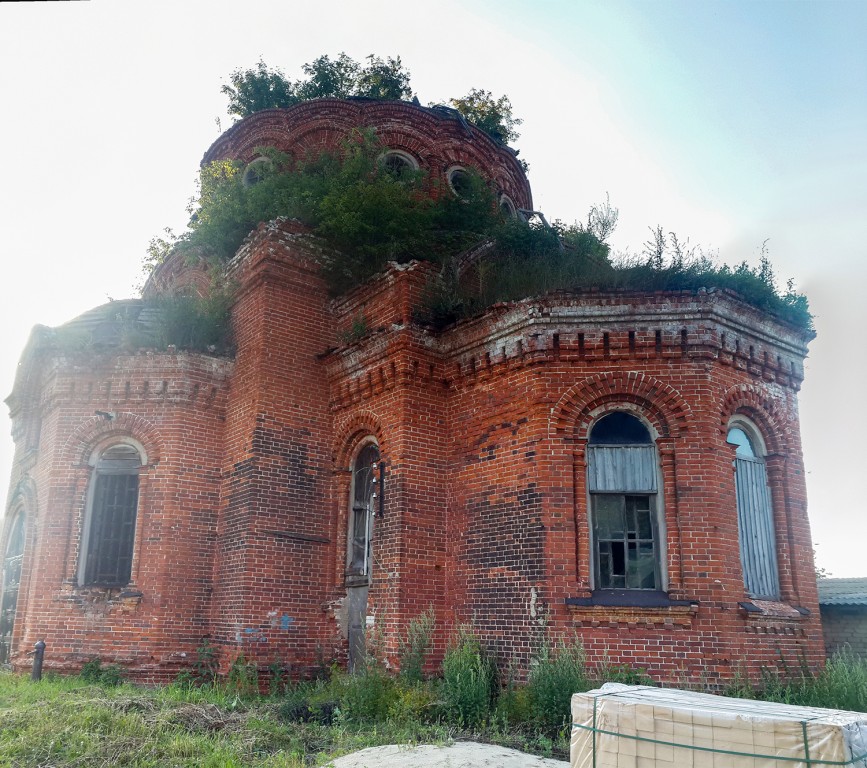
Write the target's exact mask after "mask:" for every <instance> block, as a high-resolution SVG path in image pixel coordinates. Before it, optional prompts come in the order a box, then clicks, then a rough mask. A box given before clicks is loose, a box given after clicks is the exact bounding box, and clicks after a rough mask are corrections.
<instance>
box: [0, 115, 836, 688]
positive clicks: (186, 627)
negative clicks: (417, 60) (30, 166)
mask: <svg viewBox="0 0 867 768" xmlns="http://www.w3.org/2000/svg"><path fill="white" fill-rule="evenodd" d="M302 106H303V109H301V108H293V109H296V112H294V113H293V115H294V117H293V116H292V115H287V113H288V112H291V111H290V110H287V111H279V110H275V111H270V112H265V113H262V114H261V115H257V116H254V117H253V118H250V119H249V121H244V122H242V123H241V124H239V125H238V126H236V127H235V128H233V129H231V130H230V131H229V132H227V134H226V135H225V136H224V137H223V138H221V139H220V140H219V141H218V142H217V143H216V144H215V145H214V147H212V149H211V150H210V151H209V153H208V155H206V159H215V158H220V157H239V158H242V159H247V160H249V159H250V157H251V155H250V153H251V152H252V148H253V147H255V146H260V145H262V144H274V145H277V146H279V147H281V148H284V149H291V148H294V150H295V151H303V150H306V149H307V148H310V147H321V146H333V145H335V142H337V141H339V140H340V138H341V136H345V134H346V130H347V128H346V126H350V127H352V126H357V125H375V126H377V128H378V129H379V130H380V135H383V136H386V137H387V138H388V139H389V141H388V142H387V143H388V145H389V146H395V145H397V146H398V147H399V148H402V149H407V148H410V147H411V148H413V149H414V151H416V153H417V154H418V156H419V157H420V158H440V159H439V160H436V162H438V163H440V164H441V165H442V164H444V163H445V162H446V161H448V162H452V161H454V162H458V161H460V162H464V163H467V164H470V162H471V160H474V161H476V162H478V163H479V164H482V166H481V167H483V168H484V169H487V170H488V171H489V178H497V179H501V180H502V186H503V188H504V189H505V188H507V189H508V191H509V194H510V195H511V196H512V197H513V198H514V199H515V201H516V202H517V203H518V204H519V205H520V206H525V205H526V206H528V207H529V205H530V202H531V201H530V197H529V187H528V186H526V188H524V185H526V180H525V179H524V177H523V174H520V171H519V170H518V171H516V170H515V168H517V163H516V161H515V160H514V158H513V157H512V156H511V155H509V154H508V152H506V151H505V150H503V149H502V148H500V147H498V146H497V145H496V144H494V143H493V142H491V141H490V140H489V139H487V138H486V137H484V138H481V137H480V136H481V135H480V134H479V135H476V134H477V133H478V132H475V131H473V132H471V138H472V139H473V141H472V142H469V144H470V148H469V149H468V148H467V147H466V146H464V144H462V143H461V141H459V140H460V139H461V137H462V136H464V139H465V140H466V136H465V135H464V133H465V131H466V129H465V127H463V126H462V125H461V124H460V123H459V122H457V121H455V120H453V119H452V118H449V119H445V118H442V119H438V118H436V116H435V115H432V114H431V113H429V112H428V111H423V110H421V111H420V110H419V109H418V108H415V107H412V105H387V106H386V105H382V104H376V103H368V102H357V103H356V102H350V103H343V102H331V101H328V102H326V103H324V104H321V105H320V111H319V112H317V111H316V110H315V109H314V107H313V106H311V105H302ZM299 115H300V117H299ZM290 117H291V118H292V119H290ZM438 120H439V121H438ZM388 126H392V127H390V128H389V127H388ZM388 130H391V131H392V133H388V132H387V131H388ZM462 132H464V133H462ZM409 136H415V137H416V138H415V139H413V140H414V141H416V142H417V143H416V144H412V143H411V140H410V138H406V137H409ZM400 137H404V138H400ZM392 140H393V142H394V143H391V142H392ZM465 143H466V142H465ZM471 150H472V152H476V153H479V152H482V151H484V153H487V154H484V153H483V154H480V155H478V157H476V155H472V154H471ZM462 152H463V153H465V154H464V155H462V154H461V153H462ZM449 153H452V154H449ZM466 153H470V154H466ZM443 158H445V159H443ZM429 162H430V163H431V164H433V163H434V160H433V159H430V160H429ZM485 164H486V165H485ZM431 167H433V165H432V166H431ZM504 169H505V170H504ZM507 172H508V173H507ZM503 174H505V175H503ZM513 174H518V175H516V176H515V178H511V175H513ZM497 183H500V182H497ZM509 185H511V186H509ZM323 254H324V251H323V247H322V245H321V244H320V243H319V242H318V241H317V240H316V239H315V238H314V237H312V236H311V235H310V234H309V233H306V232H305V231H304V230H303V228H301V227H299V226H298V225H297V224H296V223H293V222H287V221H281V220H278V221H276V222H272V223H270V224H264V225H262V226H260V227H259V229H258V230H257V232H255V233H254V234H253V235H252V236H251V237H250V238H249V239H248V241H247V242H246V243H245V245H244V246H243V247H242V249H241V250H240V251H239V252H238V254H237V255H236V257H235V259H234V260H233V261H232V262H231V263H230V265H229V266H228V270H227V271H228V277H229V278H230V280H231V281H232V282H233V284H234V285H236V286H237V293H236V299H235V304H234V307H233V312H232V322H233V328H234V336H235V347H236V353H235V355H234V358H233V359H228V358H220V357H214V356H208V355H198V354H179V353H175V352H173V351H171V350H170V351H169V352H154V353H147V354H145V353H140V354H124V353H122V352H121V351H118V350H115V351H113V352H109V351H103V352H100V353H99V354H96V353H94V352H89V353H84V352H79V353H75V354H72V353H64V352H62V351H60V350H59V349H58V348H57V347H56V346H52V345H51V344H48V343H47V342H46V341H45V339H44V338H43V337H42V336H41V335H40V334H39V333H37V334H36V335H35V336H34V338H33V339H32V341H31V343H30V345H29V346H28V348H27V350H25V353H24V356H23V358H22V366H21V371H20V374H19V378H18V381H17V382H16V386H15V390H14V392H13V395H12V396H11V397H10V399H9V400H8V403H9V405H10V410H11V413H12V420H13V435H14V437H15V440H16V449H17V452H16V459H15V469H14V475H13V478H12V492H11V494H10V500H9V503H8V506H7V519H6V528H5V532H4V540H3V542H0V551H2V552H5V551H6V545H5V538H6V537H8V535H9V531H10V521H11V520H13V519H14V513H16V512H17V511H19V510H23V512H24V514H25V515H26V521H27V526H26V543H25V548H24V558H23V566H22V577H21V586H20V588H19V600H18V608H17V613H16V616H15V624H14V632H13V637H12V660H13V663H15V664H16V665H18V666H25V665H26V664H27V656H26V653H27V651H28V650H29V649H30V648H32V645H33V643H34V642H35V641H36V640H37V639H40V638H44V639H45V640H46V643H47V644H48V648H49V650H48V653H47V656H46V659H47V663H48V665H49V666H52V667H58V668H66V669H74V668H76V667H77V666H79V665H80V664H81V663H82V662H83V661H85V660H87V659H89V658H91V657H92V656H95V655H98V656H100V657H101V658H103V659H104V660H106V661H116V662H119V663H122V664H124V665H126V666H128V667H129V668H130V670H131V671H132V672H133V673H134V674H136V675H137V676H139V677H141V678H145V679H165V678H167V677H170V676H171V675H173V674H175V673H176V672H177V670H178V669H179V668H180V667H181V666H183V665H184V664H185V663H189V662H190V661H192V660H193V658H194V655H195V649H196V647H197V646H199V645H200V644H201V642H202V638H205V637H207V638H208V639H209V642H211V643H213V644H214V645H215V647H216V648H217V649H218V651H219V653H220V658H221V663H222V665H223V668H224V669H226V668H227V666H228V665H229V664H230V663H231V661H232V659H233V658H234V657H235V656H236V655H238V654H239V653H243V654H244V655H245V656H246V657H248V658H250V659H252V660H254V661H255V662H257V663H259V664H260V665H261V667H262V668H263V669H264V668H266V667H267V665H268V664H270V663H271V662H273V661H274V660H275V659H279V660H280V661H281V662H283V663H284V664H286V665H289V666H291V667H292V669H293V670H294V671H296V672H298V673H304V672H306V671H309V670H310V669H311V668H312V667H314V666H315V665H316V664H317V663H319V662H320V661H322V660H324V661H329V660H331V659H336V660H339V661H341V662H346V661H347V660H348V658H349V657H350V656H351V651H350V648H351V643H350V637H351V636H352V631H353V629H352V628H353V627H354V626H357V625H358V624H359V621H360V624H361V625H362V626H363V627H365V628H366V629H367V632H368V636H369V637H371V638H375V639H376V640H377V642H381V644H382V645H381V647H382V649H383V651H384V653H385V654H386V655H387V656H388V657H389V659H390V661H391V662H392V663H395V662H396V656H397V650H398V638H399V636H400V635H401V634H403V633H405V631H406V627H407V624H408V622H409V620H410V619H412V618H414V617H415V616H418V615H419V614H420V613H421V612H423V611H424V610H426V609H427V608H428V607H432V608H433V609H434V612H435V615H436V619H437V630H436V636H435V650H436V653H437V654H438V655H440V656H441V654H442V652H443V650H444V648H445V644H446V641H447V638H448V637H449V635H450V633H451V632H452V631H453V630H454V629H455V628H456V627H458V626H459V625H472V626H473V628H474V630H475V631H476V632H477V633H478V634H479V636H480V638H481V639H482V641H483V643H484V644H485V645H486V646H487V647H489V648H490V649H491V650H492V651H493V652H494V653H495V654H496V655H497V658H498V659H499V661H500V662H501V663H503V664H508V663H510V661H513V660H514V661H515V662H517V663H518V665H519V668H523V669H526V663H527V661H528V658H529V656H530V655H531V654H532V652H533V650H534V648H536V647H537V646H538V643H539V642H540V640H541V639H542V637H544V636H545V635H546V634H547V635H548V636H551V637H558V636H562V637H573V636H577V637H579V638H580V639H581V641H582V642H583V644H584V646H585V648H586V649H587V654H588V658H589V660H590V661H591V662H593V663H602V662H608V663H613V664H628V665H630V666H635V667H641V668H645V669H647V670H648V671H649V672H650V674H652V675H653V676H654V677H657V678H659V679H663V680H668V681H678V680H683V679H684V678H686V679H699V678H700V679H703V680H706V681H708V682H711V683H715V682H718V681H720V680H724V679H727V678H730V677H732V676H733V675H735V674H736V673H746V674H750V675H756V674H758V670H759V668H760V667H761V666H762V665H768V664H773V663H775V662H776V661H777V660H778V659H779V657H780V654H781V653H782V654H783V655H784V656H785V657H787V658H792V659H796V658H797V659H802V658H803V659H806V661H807V663H809V664H811V665H817V664H819V663H820V662H821V660H822V659H823V658H824V646H823V640H822V631H821V624H820V620H819V612H818V604H817V595H816V584H815V579H814V578H813V569H812V568H813V566H812V546H811V541H810V532H809V526H808V521H807V514H806V495H805V487H804V472H803V463H802V454H801V446H800V431H799V425H798V411H797V392H798V388H799V386H800V383H801V380H802V376H803V360H804V356H805V354H806V342H807V341H808V339H807V338H805V336H804V334H802V333H801V332H798V331H796V330H794V329H792V328H789V327H787V326H785V325H784V324H782V323H779V322H777V321H775V320H774V319H773V318H770V317H769V316H767V315H765V314H763V313H761V312H759V311H757V310H755V309H753V308H751V307H749V306H747V305H746V304H744V303H743V302H742V301H740V300H739V299H738V298H737V297H736V296H734V295H733V294H730V293H727V292H724V291H717V292H715V291H698V292H660V293H629V294H627V293H616V292H613V293H604V292H588V293H582V294H577V295H574V296H568V297H567V296H562V295H558V296H556V297H552V298H548V299H544V300H526V301H523V302H517V303H513V304H508V305H506V304H504V305H497V306H495V307H492V308H491V309H490V310H488V311H487V312H486V313H484V314H483V315H481V316H479V317H477V318H474V319H471V320H465V321H462V322H459V323H457V324H455V325H453V326H451V327H449V328H447V329H445V330H442V331H434V330H431V329H429V328H426V327H423V326H421V325H419V324H418V323H416V322H415V320H414V314H413V309H414V308H415V307H416V306H418V304H419V301H420V299H421V296H422V295H423V293H424V290H425V286H426V284H427V281H428V279H429V278H430V276H431V273H432V270H433V267H432V266H431V265H429V264H425V263H423V262H415V263H412V264H408V265H391V266H390V267H389V268H388V269H387V270H386V271H385V272H384V273H383V274H381V275H379V276H377V277H375V278H373V279H372V280H371V281H369V282H368V283H367V284H365V285H363V286H360V287H358V288H357V289H355V290H354V291H352V292H350V293H349V294H347V295H345V296H343V297H340V298H338V299H333V298H330V297H329V295H328V292H327V290H326V286H325V285H324V283H323V281H322V279H321V277H320V275H319V263H320V262H321V259H322V258H323ZM189 270H193V272H190V271H189ZM155 279H157V280H160V281H162V282H161V284H160V286H161V288H160V289H161V290H165V289H167V288H169V287H171V286H172V285H176V286H190V285H193V286H196V287H197V289H198V288H202V287H203V285H204V282H206V280H205V277H204V273H203V272H202V270H201V267H198V266H193V267H189V269H187V268H185V267H184V266H182V265H180V264H179V263H172V262H169V263H168V265H167V266H165V267H163V268H161V270H160V271H159V272H158V273H157V276H156V278H155ZM614 411H625V412H627V413H629V414H633V415H635V416H636V417H638V418H639V419H640V420H641V422H642V423H643V424H645V425H647V428H648V430H649V432H650V434H651V436H652V439H653V445H654V446H655V450H656V456H657V459H658V460H657V463H658V475H659V488H658V491H657V492H656V497H655V498H656V516H657V528H658V540H657V542H656V547H657V551H658V568H659V584H658V586H659V589H656V590H654V594H653V598H654V599H653V600H651V601H650V602H648V601H647V600H642V599H640V598H641V595H638V594H636V592H638V591H634V590H633V591H630V590H625V591H621V593H620V594H617V595H611V594H603V593H604V590H600V589H598V587H597V585H596V581H595V579H596V576H595V575H594V572H593V552H594V541H593V536H594V534H593V530H592V525H591V516H590V511H589V507H590V491H589V488H588V481H587V476H588V438H589V435H590V431H591V429H592V428H593V426H594V424H596V423H597V422H598V421H599V419H600V418H601V417H602V416H604V415H605V414H609V413H611V412H614ZM735 416H742V417H746V418H748V419H749V420H750V422H751V423H753V424H755V425H756V427H757V429H758V430H759V431H760V432H761V435H762V438H763V440H764V443H765V446H764V447H765V449H766V450H765V456H766V459H765V463H766V466H767V475H768V485H769V486H770V491H771V497H772V522H773V540H774V545H775V547H776V555H775V559H776V565H777V571H778V572H779V582H780V587H779V592H780V594H779V597H778V599H774V600H758V599H753V598H751V597H750V596H749V595H748V593H747V591H746V589H745V586H744V571H743V568H742V565H741V555H740V550H739V528H738V513H737V504H736V496H735V474H734V470H733V462H734V459H735V449H734V447H733V446H732V445H731V444H729V443H727V442H726V437H727V430H728V426H729V423H730V420H731V419H732V418H733V417H735ZM121 438H124V439H127V438H128V439H130V440H132V441H135V445H136V446H139V450H140V453H143V454H144V455H145V457H146V458H145V465H144V466H142V467H141V469H140V470H139V472H138V477H139V496H138V514H137V519H136V528H135V536H134V551H133V565H132V577H131V580H130V582H129V584H126V585H123V586H122V587H113V588H103V587H95V586H84V582H85V581H86V580H85V579H83V578H82V576H81V574H82V573H83V570H82V568H83V566H82V556H81V549H82V547H83V542H84V541H85V540H86V537H87V533H86V531H87V528H88V519H89V518H88V514H89V512H88V508H89V506H88V505H89V504H92V502H89V501H88V499H89V496H88V494H89V489H90V487H91V485H92V484H93V479H92V478H93V472H94V469H93V467H94V456H98V455H99V452H100V451H101V450H103V449H104V448H105V447H106V446H109V445H111V444H112V441H114V440H117V439H121ZM372 443H375V445H376V446H377V447H378V452H379V461H380V462H381V468H380V467H379V466H378V465H377V466H376V467H375V475H376V478H375V479H376V484H375V485H373V486H372V487H374V488H375V490H376V495H375V496H374V497H371V498H372V499H375V501H372V502H371V504H370V506H369V507H368V508H366V511H365V510H363V511H365V513H366V514H368V515H369V517H367V518H362V517H359V512H358V510H353V508H352V504H351V503H350V498H352V494H353V492H354V489H355V488H356V483H358V482H361V481H360V480H359V479H358V478H357V477H355V475H354V472H355V470H356V458H357V457H358V455H359V452H360V451H361V449H362V448H363V447H364V446H365V445H370V444H372ZM362 519H363V520H365V521H366V522H365V523H364V524H365V525H369V532H370V536H369V541H370V547H369V558H368V570H367V572H365V573H363V574H362V573H360V572H357V573H356V572H351V570H352V569H351V567H350V566H351V562H350V561H351V560H352V557H351V553H352V551H353V550H352V546H353V541H352V538H353V535H355V534H357V533H358V530H356V529H357V528H358V526H359V525H361V523H359V522H358V521H359V520H362ZM639 591H640V590H639ZM622 592H625V594H623V593H622ZM603 598H604V599H603ZM359 605H361V606H362V611H361V614H360V617H359V610H358V606H359Z"/></svg>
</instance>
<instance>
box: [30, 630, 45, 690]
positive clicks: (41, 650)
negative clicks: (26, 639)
mask: <svg viewBox="0 0 867 768" xmlns="http://www.w3.org/2000/svg"><path fill="white" fill-rule="evenodd" d="M34 648H35V649H36V650H35V651H34V652H33V671H32V672H31V673H30V679H31V680H32V681H33V682H34V683H38V682H39V681H40V680H41V679H42V659H43V657H44V656H45V641H44V640H39V641H37V643H36V645H35V646H34Z"/></svg>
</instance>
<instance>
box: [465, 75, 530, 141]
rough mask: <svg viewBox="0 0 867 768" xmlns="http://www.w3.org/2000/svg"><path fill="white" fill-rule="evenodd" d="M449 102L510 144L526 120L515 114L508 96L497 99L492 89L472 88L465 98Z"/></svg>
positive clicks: (497, 137)
mask: <svg viewBox="0 0 867 768" xmlns="http://www.w3.org/2000/svg"><path fill="white" fill-rule="evenodd" d="M449 104H451V105H452V106H453V107H454V108H455V109H456V110H457V111H458V112H460V113H461V114H462V115H463V116H464V117H465V118H466V119H467V120H469V121H470V122H471V123H472V124H473V125H475V126H476V127H477V128H481V129H482V130H483V131H485V132H486V133H488V134H490V135H491V136H492V137H494V138H495V139H497V140H498V141H502V142H503V143H505V144H509V143H511V142H513V141H514V140H515V139H517V138H518V137H519V136H520V135H521V134H519V133H518V131H517V130H516V129H517V127H518V126H519V125H521V123H523V122H524V121H523V120H520V119H518V118H516V117H514V116H513V114H512V102H511V101H509V97H508V96H500V98H499V99H495V98H494V96H493V94H492V93H491V92H490V91H485V90H482V89H480V88H472V89H470V92H469V93H468V94H467V95H466V96H464V97H463V98H460V99H450V100H449Z"/></svg>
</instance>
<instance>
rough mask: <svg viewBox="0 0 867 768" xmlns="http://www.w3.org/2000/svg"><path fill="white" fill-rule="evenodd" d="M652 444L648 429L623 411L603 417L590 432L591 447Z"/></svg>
mask: <svg viewBox="0 0 867 768" xmlns="http://www.w3.org/2000/svg"><path fill="white" fill-rule="evenodd" d="M652 442H653V441H652V440H651V439H650V431H649V430H648V429H647V427H646V426H644V424H642V423H641V421H640V420H639V419H637V418H635V416H632V415H631V414H629V413H624V412H623V411H614V413H609V414H608V415H607V416H603V417H602V418H601V419H599V421H597V422H596V424H594V425H593V430H592V431H591V432H590V444H591V445H646V444H648V443H652Z"/></svg>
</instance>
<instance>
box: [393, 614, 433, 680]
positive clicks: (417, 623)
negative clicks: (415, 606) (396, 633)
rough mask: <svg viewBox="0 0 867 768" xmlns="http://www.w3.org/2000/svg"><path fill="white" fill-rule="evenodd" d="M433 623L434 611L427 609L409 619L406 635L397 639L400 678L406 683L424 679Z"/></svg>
mask: <svg viewBox="0 0 867 768" xmlns="http://www.w3.org/2000/svg"><path fill="white" fill-rule="evenodd" d="M434 623H435V619H434V610H433V608H428V609H427V610H426V611H425V612H424V613H421V614H419V615H418V616H416V617H414V618H412V619H410V621H409V624H408V625H407V628H406V635H405V636H403V637H398V640H397V655H398V660H399V662H400V676H401V678H402V679H403V680H404V681H406V682H408V683H417V682H421V681H422V680H423V679H424V665H425V662H426V661H427V656H428V652H429V651H430V646H431V635H432V634H433V630H434Z"/></svg>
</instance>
